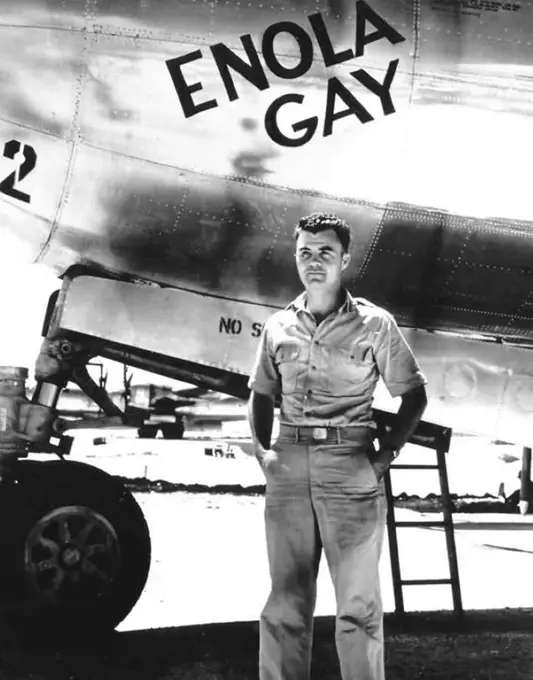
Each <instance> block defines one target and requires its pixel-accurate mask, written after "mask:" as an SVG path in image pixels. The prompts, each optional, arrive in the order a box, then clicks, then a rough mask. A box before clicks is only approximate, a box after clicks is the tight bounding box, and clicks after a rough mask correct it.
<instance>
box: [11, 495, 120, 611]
mask: <svg viewBox="0 0 533 680" xmlns="http://www.w3.org/2000/svg"><path fill="white" fill-rule="evenodd" d="M24 558H25V559H24V565H25V571H26V578H27V581H28V582H29V585H30V587H31V589H32V590H33V592H34V593H35V594H36V595H37V597H38V599H39V600H41V601H44V602H48V603H49V604H61V603H65V604H66V603H69V604H73V603H74V602H76V603H78V604H81V603H87V604H91V603H94V601H95V598H99V597H102V596H103V595H104V594H105V593H106V592H107V591H108V590H109V588H110V587H111V584H112V583H113V580H114V578H115V576H116V574H117V572H118V569H119V566H120V549H119V542H118V537H117V534H116V532H115V530H114V528H113V526H112V525H111V524H110V523H109V521H108V520H107V519H106V518H105V517H103V516H102V515H100V514H99V513H97V512H95V511H94V510H91V509H90V508H87V507H84V506H65V507H62V508H57V509H56V510H53V511H52V512H50V513H48V514H47V515H44V516H43V517H42V518H41V519H40V520H39V521H38V522H37V523H36V524H35V526H34V527H33V529H32V531H31V532H30V533H29V535H28V537H27V539H26V544H25V555H24Z"/></svg>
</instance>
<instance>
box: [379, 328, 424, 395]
mask: <svg viewBox="0 0 533 680" xmlns="http://www.w3.org/2000/svg"><path fill="white" fill-rule="evenodd" d="M375 355H376V363H377V366H378V370H379V373H380V375H381V378H382V379H383V382H384V383H385V386H386V387H387V389H388V390H389V392H390V394H391V396H392V397H400V396H402V395H403V394H405V393H406V392H409V391H410V390H412V389H414V388H415V387H420V386H422V385H426V384H427V380H426V377H425V376H424V374H423V373H422V371H421V369H420V366H419V365H418V362H417V360H416V359H415V356H414V354H413V352H412V350H411V348H410V347H409V345H408V344H407V341H406V339H405V338H404V336H403V334H402V332H401V331H400V329H399V328H398V325H397V324H396V321H395V320H394V318H393V317H392V316H391V315H387V316H386V317H384V319H383V328H382V330H381V333H380V335H379V341H378V346H377V348H376V351H375Z"/></svg>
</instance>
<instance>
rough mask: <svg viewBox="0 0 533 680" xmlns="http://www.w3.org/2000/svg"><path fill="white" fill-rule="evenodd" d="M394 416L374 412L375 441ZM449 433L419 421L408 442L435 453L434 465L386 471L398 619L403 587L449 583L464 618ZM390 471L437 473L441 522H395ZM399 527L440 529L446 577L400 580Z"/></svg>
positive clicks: (458, 612) (402, 611)
mask: <svg viewBox="0 0 533 680" xmlns="http://www.w3.org/2000/svg"><path fill="white" fill-rule="evenodd" d="M395 418H396V415H395V414H394V413H388V412H386V411H380V410H378V409H374V420H375V422H376V425H377V438H378V439H381V437H382V436H383V435H384V434H385V432H386V430H387V429H388V428H390V427H391V426H392V425H393V423H394V419H395ZM451 436H452V431H451V429H450V428H446V427H441V426H440V425H435V424H433V423H428V422H425V421H421V422H420V423H419V425H418V427H417V429H416V430H415V432H414V434H413V435H412V436H411V438H410V439H409V443H411V444H416V445H418V446H423V447H426V448H429V449H433V450H435V451H436V454H437V464H436V465H402V464H393V465H391V467H390V469H389V470H388V471H387V472H386V474H385V477H384V481H385V492H386V495H387V504H388V513H387V528H388V536H389V549H390V560H391V569H392V584H393V588H394V600H395V604H396V614H397V615H398V616H405V608H404V601H403V588H404V586H422V585H424V586H425V585H442V584H449V585H450V586H451V589H452V598H453V609H454V613H455V615H456V616H457V617H458V618H460V617H462V615H463V604H462V598H461V587H460V582H459V568H458V563H457V552H456V548H455V535H454V527H453V518H452V511H453V508H452V501H451V498H450V489H449V486H448V473H447V470H446V453H448V451H449V449H450V441H451ZM391 470H438V473H439V480H440V489H441V499H442V506H443V510H442V515H443V519H442V520H440V521H413V522H398V521H396V515H395V511H394V498H393V495H392V485H391V477H390V473H391ZM398 527H443V528H444V533H445V536H446V547H447V551H448V563H449V567H450V577H449V578H436V579H435V578H434V579H402V576H401V570H400V556H399V551H398V535H397V528H398Z"/></svg>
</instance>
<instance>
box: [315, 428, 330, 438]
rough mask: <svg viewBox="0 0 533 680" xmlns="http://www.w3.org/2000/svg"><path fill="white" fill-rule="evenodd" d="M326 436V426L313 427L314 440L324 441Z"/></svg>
mask: <svg viewBox="0 0 533 680" xmlns="http://www.w3.org/2000/svg"><path fill="white" fill-rule="evenodd" d="M327 438H328V430H327V428H326V427H313V439H314V440H316V441H324V440H325V439H327Z"/></svg>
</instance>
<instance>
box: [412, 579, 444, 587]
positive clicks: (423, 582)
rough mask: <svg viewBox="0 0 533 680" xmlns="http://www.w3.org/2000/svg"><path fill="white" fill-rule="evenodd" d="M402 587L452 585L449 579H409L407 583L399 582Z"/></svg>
mask: <svg viewBox="0 0 533 680" xmlns="http://www.w3.org/2000/svg"><path fill="white" fill-rule="evenodd" d="M400 583H401V584H402V586H435V585H449V584H451V583H452V579H451V578H433V579H411V580H409V581H400Z"/></svg>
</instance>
